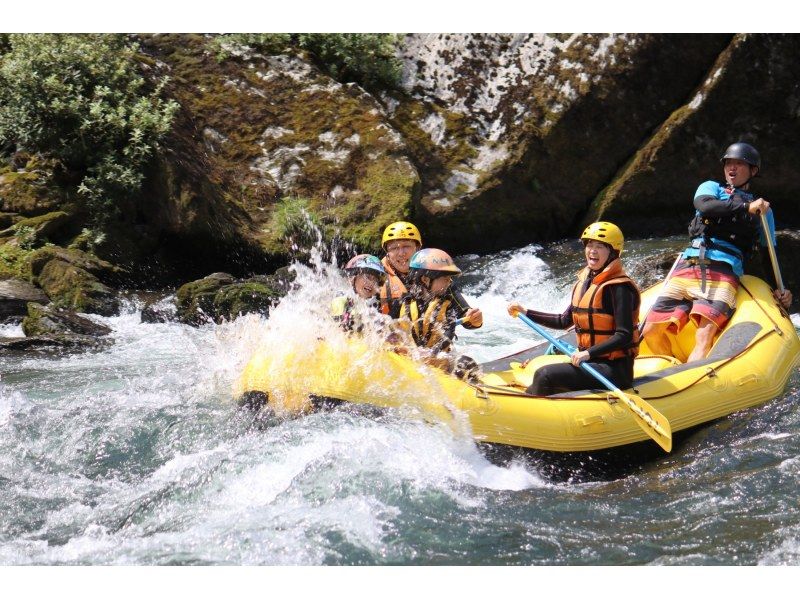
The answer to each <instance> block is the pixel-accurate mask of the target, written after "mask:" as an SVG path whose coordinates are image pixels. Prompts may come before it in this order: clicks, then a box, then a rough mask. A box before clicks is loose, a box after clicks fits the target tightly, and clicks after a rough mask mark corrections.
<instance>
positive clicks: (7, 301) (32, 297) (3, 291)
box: [0, 278, 50, 322]
mask: <svg viewBox="0 0 800 598" xmlns="http://www.w3.org/2000/svg"><path fill="white" fill-rule="evenodd" d="M28 302H34V303H41V304H46V303H49V302H50V298H49V297H48V296H47V294H46V293H45V292H44V291H42V290H41V289H40V288H37V287H35V286H34V285H32V284H31V283H29V282H27V281H25V280H20V279H19V278H9V279H7V280H0V322H2V321H3V320H5V319H6V318H9V317H14V316H24V315H25V314H27V313H28Z"/></svg>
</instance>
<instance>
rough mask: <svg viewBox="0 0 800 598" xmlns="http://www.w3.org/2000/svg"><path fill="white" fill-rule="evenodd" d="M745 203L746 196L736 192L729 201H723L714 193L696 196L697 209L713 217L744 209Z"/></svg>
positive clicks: (695, 205)
mask: <svg viewBox="0 0 800 598" xmlns="http://www.w3.org/2000/svg"><path fill="white" fill-rule="evenodd" d="M745 205H746V202H745V200H744V198H743V197H742V196H741V195H740V194H739V193H736V192H734V194H733V195H732V196H731V198H730V199H729V200H728V201H723V200H721V199H719V198H717V197H714V196H713V195H699V196H697V197H695V198H694V207H695V209H696V210H697V211H698V212H700V213H701V214H702V215H703V216H709V217H711V218H718V217H720V216H729V215H731V214H736V213H738V212H741V211H742V210H744V209H745Z"/></svg>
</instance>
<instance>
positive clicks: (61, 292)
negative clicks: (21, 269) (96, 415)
mask: <svg viewBox="0 0 800 598" xmlns="http://www.w3.org/2000/svg"><path fill="white" fill-rule="evenodd" d="M30 269H31V274H32V275H33V276H34V279H35V280H36V282H37V283H38V284H39V286H40V287H42V289H43V290H44V291H45V292H46V293H47V294H48V296H49V297H50V299H51V300H52V301H53V302H54V303H55V304H56V305H58V306H61V307H66V308H69V309H74V310H77V311H81V312H85V313H96V314H100V315H103V316H111V315H115V314H117V313H119V305H120V303H119V297H118V296H117V294H116V292H115V291H113V290H112V289H111V288H109V287H108V286H106V285H105V284H103V283H102V282H101V281H100V280H99V278H98V276H97V275H100V276H104V277H106V278H108V277H111V276H113V275H114V274H115V273H116V272H117V271H118V269H117V268H116V267H115V266H113V265H112V264H110V263H108V262H105V261H103V260H100V259H98V258H96V257H94V256H92V255H90V254H87V253H85V252H83V251H80V250H78V249H64V248H62V247H45V248H42V249H40V250H38V251H36V252H34V254H32V256H31V258H30Z"/></svg>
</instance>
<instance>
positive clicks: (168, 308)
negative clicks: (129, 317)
mask: <svg viewBox="0 0 800 598" xmlns="http://www.w3.org/2000/svg"><path fill="white" fill-rule="evenodd" d="M141 318H142V322H143V323H145V324H164V323H166V322H175V321H176V320H177V319H178V312H177V308H176V306H175V300H174V297H173V298H172V299H171V300H168V299H162V300H161V301H155V302H152V303H148V304H147V305H145V306H144V307H143V308H142V314H141Z"/></svg>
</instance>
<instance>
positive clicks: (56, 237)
mask: <svg viewBox="0 0 800 598" xmlns="http://www.w3.org/2000/svg"><path fill="white" fill-rule="evenodd" d="M73 224H74V217H73V216H72V215H70V214H68V213H67V212H64V211H61V210H59V211H55V212H48V213H47V214H42V215H41V216H33V217H31V218H23V219H21V220H18V221H17V222H16V223H14V225H13V226H9V227H8V228H5V229H3V230H0V237H4V236H11V235H14V236H16V237H18V238H24V239H25V241H26V243H28V244H29V245H32V246H34V247H35V246H38V245H42V244H44V243H45V242H47V241H61V240H63V238H61V237H60V235H61V234H62V233H64V231H65V230H68V229H69V228H70V225H73Z"/></svg>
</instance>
